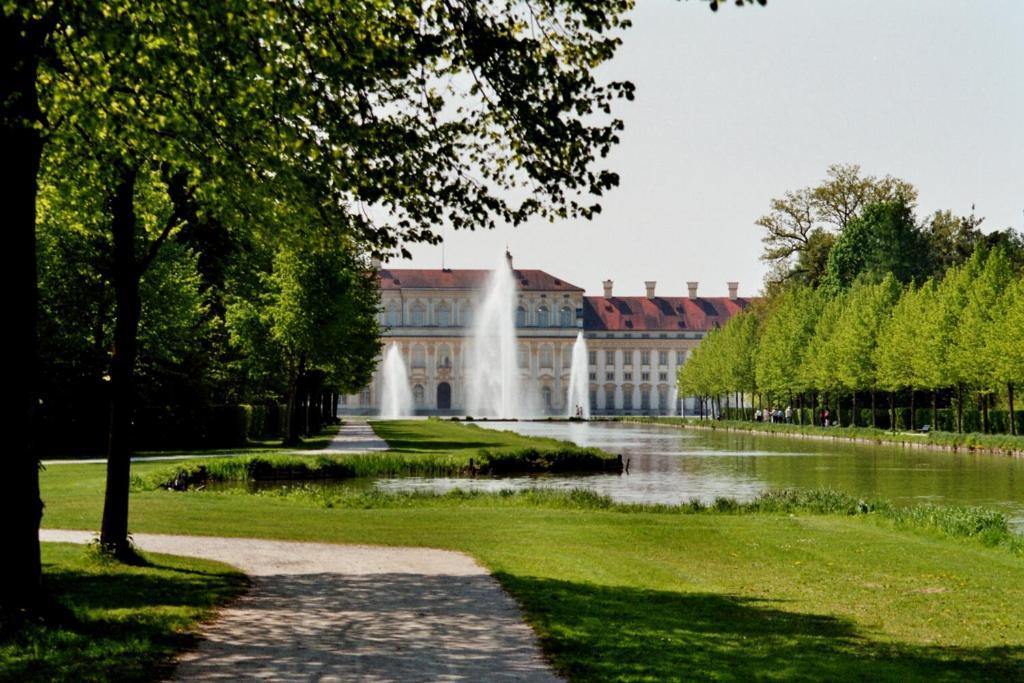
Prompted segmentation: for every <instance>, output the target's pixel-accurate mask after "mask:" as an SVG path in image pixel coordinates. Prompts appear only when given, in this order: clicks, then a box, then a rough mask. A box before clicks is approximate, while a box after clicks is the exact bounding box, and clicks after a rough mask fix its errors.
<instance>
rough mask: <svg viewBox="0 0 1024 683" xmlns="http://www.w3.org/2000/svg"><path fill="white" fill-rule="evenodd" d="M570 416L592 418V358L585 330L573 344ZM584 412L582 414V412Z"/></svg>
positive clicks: (577, 336) (567, 407)
mask: <svg viewBox="0 0 1024 683" xmlns="http://www.w3.org/2000/svg"><path fill="white" fill-rule="evenodd" d="M566 411H567V414H568V416H569V417H571V418H572V417H582V418H583V419H584V420H589V419H590V359H589V357H588V356H587V340H586V339H584V338H583V332H580V333H579V334H577V335H576V343H575V344H573V345H572V370H571V372H570V374H569V405H568V406H566ZM580 413H582V414H580Z"/></svg>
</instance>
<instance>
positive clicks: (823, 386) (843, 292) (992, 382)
mask: <svg viewBox="0 0 1024 683" xmlns="http://www.w3.org/2000/svg"><path fill="white" fill-rule="evenodd" d="M914 196H916V193H915V192H914V190H913V188H912V186H910V185H909V184H908V183H905V182H904V181H900V180H896V179H893V178H889V177H886V178H883V179H876V178H870V177H869V178H862V177H861V176H860V174H859V169H856V167H833V168H832V169H830V171H829V180H828V181H826V183H824V184H823V185H822V186H820V187H819V188H815V189H812V190H806V191H801V192H798V193H791V194H790V195H787V198H786V200H784V201H780V200H777V201H776V202H775V204H774V209H775V211H776V213H777V214H778V215H775V218H774V219H771V220H769V219H768V218H766V219H762V224H763V225H766V227H768V228H769V233H768V236H767V237H766V240H765V241H766V244H767V245H768V250H767V252H766V257H765V258H766V260H768V261H770V262H773V263H774V265H775V267H774V268H773V270H772V273H771V274H770V275H769V282H768V296H767V297H766V298H765V299H764V300H761V301H759V302H757V303H756V304H754V305H753V306H751V307H750V308H749V309H748V310H746V311H745V312H743V313H742V314H740V315H738V316H736V317H734V318H733V319H732V320H731V321H730V322H729V323H728V324H727V325H726V326H725V327H723V328H721V329H718V330H714V331H713V332H711V333H710V334H709V335H708V336H707V338H706V339H705V340H704V341H703V342H702V344H701V346H700V347H699V348H698V349H696V350H695V352H694V353H693V356H692V357H691V359H690V360H689V361H688V362H687V364H686V365H685V366H683V367H682V368H681V369H680V371H679V376H678V382H679V390H680V391H681V392H683V393H684V394H688V395H697V396H719V397H729V396H731V397H733V399H734V400H735V401H736V402H737V403H740V402H745V401H744V399H743V398H742V397H753V396H755V395H757V396H758V397H759V398H761V397H767V402H768V404H770V405H791V406H793V407H800V408H802V407H803V406H804V405H806V404H810V405H813V406H817V407H819V408H820V407H823V406H829V405H830V404H829V400H830V399H831V407H832V408H833V413H835V412H836V409H837V408H841V406H842V402H843V401H844V400H848V401H849V403H848V404H847V405H848V406H849V407H850V409H851V415H852V417H851V421H852V422H854V423H856V422H857V421H858V419H859V418H858V415H859V408H860V407H863V406H864V405H865V404H870V408H871V410H870V417H868V418H867V422H869V423H870V424H872V425H874V422H875V415H876V412H875V411H876V407H877V406H876V395H877V394H878V393H879V392H885V395H886V398H887V399H888V402H889V408H890V410H894V409H895V407H896V406H895V403H896V401H897V400H898V397H903V401H904V402H906V403H909V407H910V424H909V425H908V426H910V427H913V426H914V408H915V407H916V406H915V400H916V397H917V395H918V393H919V392H922V391H926V392H929V394H930V398H931V409H932V417H931V422H930V424H933V425H935V424H937V420H936V417H937V409H938V406H939V404H940V402H941V403H942V404H946V403H949V404H951V405H955V406H956V409H957V410H956V419H955V422H956V428H957V429H958V430H962V429H963V428H964V418H963V413H964V406H965V405H966V404H967V403H968V401H969V400H971V403H973V400H972V397H974V398H976V399H977V405H978V406H979V410H980V412H981V428H982V429H983V430H985V431H987V430H988V429H989V419H988V415H989V414H988V410H989V407H990V406H991V405H993V402H994V400H996V399H997V398H998V399H1000V400H1003V399H1004V400H1005V405H1006V407H1007V408H1008V410H1009V412H1010V419H1009V420H1008V430H1009V431H1011V432H1013V433H1016V421H1015V419H1014V413H1015V408H1016V406H1015V403H1014V399H1015V395H1014V391H1015V388H1016V387H1017V386H1019V385H1020V383H1021V382H1024V344H1022V343H1021V341H1020V340H1021V339H1024V278H1022V272H1024V268H1022V264H1024V247H1022V244H1021V239H1020V236H1019V235H1017V234H1016V233H1015V232H1014V231H1012V230H1006V231H1001V232H996V233H991V234H989V235H982V234H981V232H980V231H979V230H978V229H977V225H978V224H979V223H980V221H978V220H977V219H975V218H973V217H971V218H969V219H956V218H954V217H952V215H951V214H949V213H948V212H945V213H940V214H936V215H934V216H932V217H931V218H930V219H928V220H926V221H923V222H921V223H918V222H917V221H916V220H915V218H914V212H913V205H912V200H913V197H914ZM858 197H870V198H874V199H873V200H871V201H868V202H867V203H861V202H860V200H859V199H858ZM880 197H881V198H882V199H878V198H880ZM798 199H799V201H800V202H804V203H803V204H802V206H804V207H805V208H807V213H805V215H812V214H813V215H819V216H825V215H832V216H839V215H840V214H839V213H838V207H847V208H849V211H848V212H845V213H842V225H841V227H837V228H836V229H835V230H834V231H829V232H826V231H825V229H824V228H812V229H810V230H808V231H806V235H807V236H808V240H807V241H806V242H803V243H799V244H798V242H799V240H791V245H795V247H800V248H795V250H794V251H792V252H791V253H788V254H785V255H784V254H783V253H782V252H781V251H779V249H780V244H782V243H783V241H784V238H783V237H782V235H783V234H784V233H785V231H784V230H782V228H781V227H780V226H781V225H782V224H783V223H784V221H783V219H782V218H781V217H780V216H781V214H782V213H784V212H782V209H781V207H782V206H783V205H787V206H790V207H792V206H795V205H797V203H798ZM828 207H831V209H830V208H828ZM780 212H781V213H780ZM830 212H831V213H830ZM786 215H790V214H786ZM937 217H938V218H937ZM836 220H837V223H836V225H839V221H838V218H837V219H836ZM808 224H813V221H811V223H808ZM940 225H941V226H947V227H948V226H951V225H956V226H958V227H957V228H956V229H946V228H940V227H938V226H940ZM790 227H792V226H790ZM816 231H817V232H816ZM813 235H817V236H816V237H813ZM815 241H817V242H818V243H819V245H820V244H823V243H827V248H824V249H823V250H822V251H821V252H819V251H818V250H817V248H816V247H808V246H807V245H808V244H812V243H813V242H815ZM801 245H802V246H801ZM811 263H816V264H817V266H815V267H810V264H811ZM815 273H816V274H815ZM726 401H727V402H728V399H726ZM798 414H799V415H800V416H801V419H803V414H804V411H803V410H800V411H799V413H798ZM890 421H891V423H892V424H893V425H895V422H896V421H895V414H894V413H893V415H892V416H891V417H890Z"/></svg>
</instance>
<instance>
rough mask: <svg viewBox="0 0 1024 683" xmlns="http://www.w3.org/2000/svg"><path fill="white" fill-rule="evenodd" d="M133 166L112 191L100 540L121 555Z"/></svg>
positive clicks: (130, 389) (128, 450) (135, 290)
mask: <svg viewBox="0 0 1024 683" xmlns="http://www.w3.org/2000/svg"><path fill="white" fill-rule="evenodd" d="M136 177H137V170H136V169H135V168H123V169H122V170H121V172H120V178H119V180H118V184H117V187H116V188H115V189H114V194H113V196H112V197H111V202H110V211H111V233H112V236H113V251H114V259H113V281H114V282H113V284H114V296H115V301H116V304H115V306H116V308H115V320H114V350H113V355H112V357H111V361H110V397H111V398H110V434H109V441H108V444H107V487H106V493H105V496H104V499H103V523H102V526H101V529H100V543H101V545H102V546H103V547H104V548H105V549H106V550H108V551H109V552H111V553H113V555H114V556H115V557H117V558H120V559H129V558H130V556H131V549H130V548H129V545H128V483H129V476H130V470H131V455H132V413H133V412H134V409H135V360H136V356H137V353H138V336H139V317H140V315H141V313H142V307H141V299H140V296H139V277H140V273H139V262H138V259H137V258H136V254H135V238H136V235H135V233H136V228H137V221H136V216H135V180H136Z"/></svg>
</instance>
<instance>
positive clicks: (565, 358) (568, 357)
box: [562, 344, 572, 368]
mask: <svg viewBox="0 0 1024 683" xmlns="http://www.w3.org/2000/svg"><path fill="white" fill-rule="evenodd" d="M562 367H563V368H571V367H572V347H571V346H569V345H568V344H566V345H565V346H563V347H562Z"/></svg>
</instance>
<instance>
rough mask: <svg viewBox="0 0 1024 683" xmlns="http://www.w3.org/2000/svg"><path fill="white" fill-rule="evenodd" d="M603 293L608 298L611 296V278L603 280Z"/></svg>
mask: <svg viewBox="0 0 1024 683" xmlns="http://www.w3.org/2000/svg"><path fill="white" fill-rule="evenodd" d="M604 295H605V297H607V298H609V299H610V298H611V296H612V281H611V280H605V281H604Z"/></svg>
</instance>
